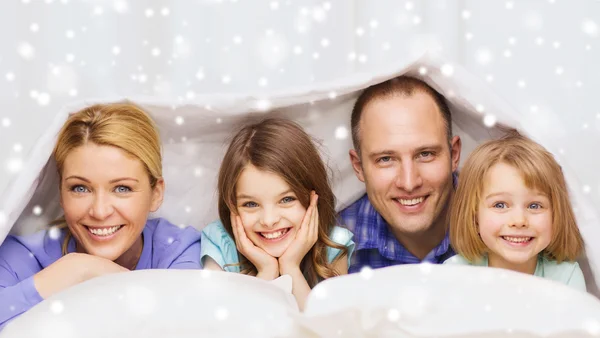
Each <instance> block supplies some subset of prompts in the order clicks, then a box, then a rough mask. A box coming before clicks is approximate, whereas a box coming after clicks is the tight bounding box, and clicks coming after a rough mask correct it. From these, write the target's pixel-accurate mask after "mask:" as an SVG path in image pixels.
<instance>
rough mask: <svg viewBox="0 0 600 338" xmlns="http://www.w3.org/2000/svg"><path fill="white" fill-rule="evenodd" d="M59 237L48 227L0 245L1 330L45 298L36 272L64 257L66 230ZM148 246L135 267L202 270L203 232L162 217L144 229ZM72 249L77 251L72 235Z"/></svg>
mask: <svg viewBox="0 0 600 338" xmlns="http://www.w3.org/2000/svg"><path fill="white" fill-rule="evenodd" d="M59 234H60V235H59V236H58V238H56V239H52V238H51V237H50V236H49V232H48V231H47V230H44V231H40V232H37V233H35V234H33V235H30V236H23V237H19V236H8V237H7V238H6V240H4V243H2V245H1V246H0V329H1V328H2V327H4V325H6V323H7V322H8V321H10V320H11V319H13V318H15V317H17V316H18V315H20V314H22V313H23V312H25V311H27V310H28V309H29V308H31V307H33V306H34V305H36V304H37V303H39V302H41V301H42V300H43V299H42V297H41V296H40V294H39V293H38V291H37V290H36V288H35V285H34V283H33V275H35V274H36V273H38V272H40V271H41V270H43V269H45V268H46V267H47V266H49V265H50V264H52V263H54V262H56V261H57V260H58V259H59V258H61V257H62V252H61V251H62V243H63V240H64V238H65V231H64V229H63V230H61V231H60V233H59ZM142 236H143V238H144V247H143V249H142V254H141V256H140V260H139V261H138V264H137V266H136V267H135V270H144V269H200V268H201V266H200V236H201V235H200V232H199V231H197V230H196V229H194V228H192V227H187V228H185V229H181V228H179V227H178V226H175V225H173V224H171V223H169V222H168V221H167V220H165V219H162V218H155V219H150V220H148V222H147V223H146V226H145V227H144V230H143V231H142ZM67 251H68V252H75V240H74V239H73V238H71V240H70V241H69V244H68V250H67Z"/></svg>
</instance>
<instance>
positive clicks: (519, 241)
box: [477, 163, 552, 270]
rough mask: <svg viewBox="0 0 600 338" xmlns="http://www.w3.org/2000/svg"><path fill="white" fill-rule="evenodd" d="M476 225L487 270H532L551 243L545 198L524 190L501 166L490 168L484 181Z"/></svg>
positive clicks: (549, 214) (516, 173)
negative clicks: (488, 265)
mask: <svg viewBox="0 0 600 338" xmlns="http://www.w3.org/2000/svg"><path fill="white" fill-rule="evenodd" d="M477 221H478V227H479V234H480V236H481V239H482V240H483V242H484V243H485V245H486V246H487V248H488V259H489V264H490V266H496V267H503V268H508V269H511V270H524V269H525V270H531V267H533V269H535V265H536V263H537V256H538V254H539V253H540V252H542V251H543V250H544V249H545V248H546V247H548V245H549V244H550V241H551V240H552V206H551V205H550V200H549V198H548V197H547V196H546V195H545V194H543V193H541V192H539V191H537V190H535V189H530V188H528V187H527V186H526V185H525V182H524V181H523V177H522V175H521V173H520V172H519V171H518V170H517V169H516V168H514V167H512V166H510V165H508V164H505V163H498V164H495V165H494V166H492V167H491V168H490V170H489V171H488V173H487V176H486V177H485V179H484V189H483V193H482V199H481V201H480V203H479V207H478V213H477ZM525 267H528V268H525Z"/></svg>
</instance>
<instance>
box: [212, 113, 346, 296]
mask: <svg viewBox="0 0 600 338" xmlns="http://www.w3.org/2000/svg"><path fill="white" fill-rule="evenodd" d="M248 164H252V165H253V166H255V167H256V168H258V169H260V170H265V171H268V172H271V173H275V174H277V175H279V176H281V178H283V180H285V182H286V183H287V184H288V185H289V186H290V187H291V189H292V191H293V192H294V193H295V194H296V196H297V197H298V201H299V202H300V203H301V204H302V206H304V208H308V205H309V203H310V192H311V190H314V191H315V192H316V193H317V195H319V200H318V202H317V208H318V210H319V234H318V239H317V242H316V243H315V245H314V246H313V247H312V248H311V249H310V250H309V251H308V253H307V254H306V256H304V258H303V259H302V262H301V263H300V269H301V270H302V272H303V274H304V276H305V277H306V281H307V282H308V284H309V285H310V286H311V287H313V286H315V285H316V284H317V283H318V282H319V280H322V279H326V278H329V277H334V276H337V275H338V272H336V271H335V270H334V269H333V267H332V265H333V263H334V262H337V261H338V260H339V259H346V258H347V255H348V250H347V248H346V247H345V246H343V245H340V244H337V243H335V242H334V241H332V240H331V238H330V237H329V235H330V234H331V231H332V229H333V227H334V225H335V224H336V213H335V196H334V194H333V191H332V190H331V185H330V182H329V179H328V175H327V167H326V166H325V164H324V163H323V160H322V159H321V156H320V155H319V152H318V150H317V148H316V147H315V145H314V144H313V142H312V140H311V138H310V136H309V135H308V134H307V133H306V132H305V131H304V130H303V129H302V127H300V126H299V125H298V124H296V123H294V122H292V121H289V120H285V119H281V118H270V119H265V120H263V121H261V122H259V123H256V124H252V125H248V126H246V127H244V128H242V129H241V130H240V131H239V132H238V133H237V134H236V135H235V136H234V138H233V140H232V141H231V143H230V144H229V148H228V149H227V152H226V153H225V157H224V158H223V162H222V163H221V169H220V170H219V180H218V193H219V217H220V219H221V222H222V223H223V225H224V227H225V229H226V230H227V232H228V233H229V235H230V236H231V237H232V238H234V235H233V230H232V228H231V220H230V213H231V211H232V210H233V211H235V212H236V213H237V207H236V206H237V203H236V185H237V181H238V179H239V177H240V175H241V173H242V170H243V169H244V167H245V166H246V165H248ZM328 247H331V248H335V249H339V250H341V254H340V255H338V256H337V257H336V259H335V260H334V262H332V263H329V262H328V260H327V248H328ZM239 258H240V265H241V268H242V269H241V270H242V273H244V274H249V275H256V273H257V270H256V267H255V266H254V265H253V264H252V263H251V262H250V261H249V260H248V259H247V258H246V257H244V256H243V255H242V254H239Z"/></svg>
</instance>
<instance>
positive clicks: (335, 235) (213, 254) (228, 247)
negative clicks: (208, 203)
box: [200, 221, 354, 273]
mask: <svg viewBox="0 0 600 338" xmlns="http://www.w3.org/2000/svg"><path fill="white" fill-rule="evenodd" d="M353 236H354V235H353V234H352V233H351V232H350V231H348V229H344V228H342V227H339V226H335V227H334V228H333V230H332V232H331V235H330V237H331V240H333V241H334V242H335V243H337V244H340V245H343V246H345V247H346V248H348V257H347V258H348V266H350V258H351V257H352V252H353V251H354V242H353V241H352V237H353ZM340 252H341V250H339V249H335V248H327V261H328V262H329V263H331V262H333V260H334V259H335V258H336V257H337V256H338V255H339V254H340ZM206 256H208V257H210V258H212V259H213V260H214V261H215V262H217V264H219V266H220V267H221V268H222V269H223V270H225V271H229V272H237V273H239V272H240V267H239V265H234V266H231V265H229V266H225V265H227V264H238V263H239V259H238V252H237V248H236V247H235V240H234V239H233V238H232V237H231V236H229V234H228V233H227V231H226V230H225V228H224V227H223V224H222V223H221V221H215V222H212V223H210V224H209V225H207V226H206V227H205V228H204V229H202V246H201V247H200V259H201V262H202V265H204V259H205V257H206Z"/></svg>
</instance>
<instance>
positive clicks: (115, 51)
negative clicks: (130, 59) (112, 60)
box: [112, 46, 121, 55]
mask: <svg viewBox="0 0 600 338" xmlns="http://www.w3.org/2000/svg"><path fill="white" fill-rule="evenodd" d="M112 53H113V54H114V55H119V54H121V47H119V46H113V48H112Z"/></svg>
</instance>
